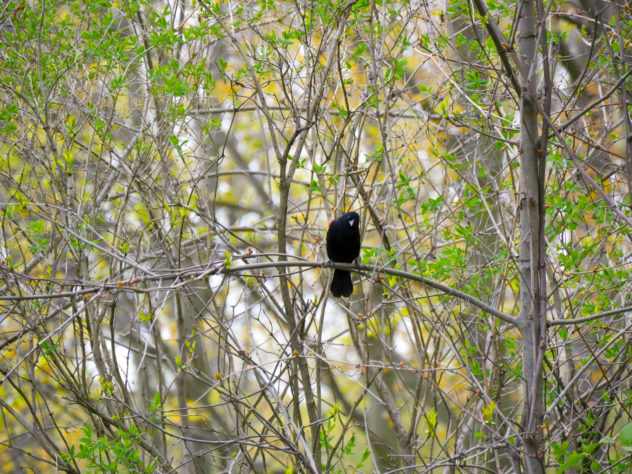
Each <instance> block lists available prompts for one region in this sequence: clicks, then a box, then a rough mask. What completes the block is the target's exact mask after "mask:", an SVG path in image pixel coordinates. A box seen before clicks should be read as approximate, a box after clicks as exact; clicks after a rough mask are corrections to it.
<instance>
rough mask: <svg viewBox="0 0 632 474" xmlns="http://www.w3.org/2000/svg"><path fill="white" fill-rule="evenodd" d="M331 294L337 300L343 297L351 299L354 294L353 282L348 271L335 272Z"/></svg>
mask: <svg viewBox="0 0 632 474" xmlns="http://www.w3.org/2000/svg"><path fill="white" fill-rule="evenodd" d="M330 289H331V294H332V295H334V296H335V297H336V298H340V297H341V296H346V297H349V296H351V293H353V282H352V281H351V272H348V271H346V270H337V269H336V270H334V279H333V281H332V282H331V287H330Z"/></svg>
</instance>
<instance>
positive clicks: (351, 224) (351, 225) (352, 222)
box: [349, 219, 355, 227]
mask: <svg viewBox="0 0 632 474" xmlns="http://www.w3.org/2000/svg"><path fill="white" fill-rule="evenodd" d="M354 222H355V219H351V220H350V221H349V227H353V224H354Z"/></svg>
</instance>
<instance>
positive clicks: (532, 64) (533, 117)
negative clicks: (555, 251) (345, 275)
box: [518, 0, 546, 473]
mask: <svg viewBox="0 0 632 474" xmlns="http://www.w3.org/2000/svg"><path fill="white" fill-rule="evenodd" d="M536 41H537V22H536V16H535V2H534V1H531V0H527V1H524V2H523V3H522V13H521V15H520V26H519V43H518V46H519V52H520V63H521V77H520V81H521V84H520V85H521V100H520V121H521V123H520V148H521V151H522V155H521V160H520V170H521V177H520V183H521V186H522V194H523V195H522V200H521V209H520V257H519V258H520V261H519V269H520V278H521V282H520V313H519V320H520V323H519V324H520V329H521V332H522V343H523V346H522V349H523V378H524V408H523V412H522V431H523V433H524V435H523V439H522V441H523V443H524V453H525V458H524V463H525V469H526V471H527V472H528V473H543V472H544V462H543V459H544V457H543V450H542V437H541V426H542V423H543V419H544V391H543V377H542V364H543V353H544V345H543V343H544V339H543V330H544V329H545V325H546V311H545V310H544V309H545V308H546V306H545V305H544V304H542V301H541V300H542V298H546V287H545V286H544V285H545V283H546V280H545V278H543V276H544V274H545V272H544V270H545V268H544V266H543V265H544V259H543V255H544V242H543V239H542V237H543V235H542V229H541V226H542V224H543V220H542V219H541V218H540V213H541V212H542V210H543V206H542V203H541V199H542V192H541V191H542V190H541V187H542V186H543V182H542V180H541V177H542V176H543V172H544V170H543V169H541V168H543V167H544V166H543V165H540V163H544V159H543V155H544V153H545V150H539V136H538V114H537V104H536V102H535V101H536V100H537V98H536V93H535V91H536V90H537V86H536V84H535V80H536V79H535V78H536V71H537V64H536V61H537V50H536ZM541 273H542V275H541Z"/></svg>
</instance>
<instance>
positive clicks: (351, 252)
mask: <svg viewBox="0 0 632 474" xmlns="http://www.w3.org/2000/svg"><path fill="white" fill-rule="evenodd" d="M359 224H360V216H359V215H358V213H357V212H347V213H346V214H344V215H342V216H341V217H339V218H338V219H335V220H333V221H331V224H329V230H328V231H327V256H328V257H329V259H330V260H333V261H334V262H343V263H352V262H353V261H354V260H355V259H356V258H358V256H359V255H360V228H359ZM330 289H331V294H332V295H334V296H335V297H337V298H339V297H340V296H351V293H353V283H352V282H351V272H348V271H347V270H338V269H335V270H334V279H333V281H332V282H331V287H330Z"/></svg>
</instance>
